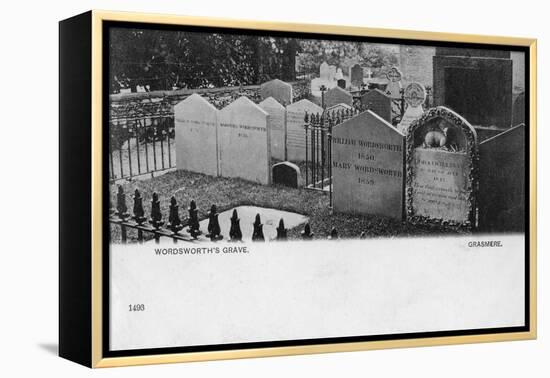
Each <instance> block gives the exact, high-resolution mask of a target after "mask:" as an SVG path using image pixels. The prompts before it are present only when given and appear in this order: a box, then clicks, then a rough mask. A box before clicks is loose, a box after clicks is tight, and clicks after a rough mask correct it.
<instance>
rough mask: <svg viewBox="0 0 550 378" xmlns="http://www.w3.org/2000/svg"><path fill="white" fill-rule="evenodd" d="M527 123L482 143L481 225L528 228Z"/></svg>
mask: <svg viewBox="0 0 550 378" xmlns="http://www.w3.org/2000/svg"><path fill="white" fill-rule="evenodd" d="M525 151H526V145H525V125H524V124H521V125H518V126H515V127H513V128H511V129H508V130H507V131H505V132H503V133H501V134H499V135H497V136H495V137H492V138H490V139H487V140H485V141H484V142H482V143H481V144H480V145H479V196H478V208H479V229H480V231H482V232H523V231H524V230H525V203H526V189H525V178H526V177H527V175H528V174H529V172H528V171H526V170H525V169H526V167H525Z"/></svg>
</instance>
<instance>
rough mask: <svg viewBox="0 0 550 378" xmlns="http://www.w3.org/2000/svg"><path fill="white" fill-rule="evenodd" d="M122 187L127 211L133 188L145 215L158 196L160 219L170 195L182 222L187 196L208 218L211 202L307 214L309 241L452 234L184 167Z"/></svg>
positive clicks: (114, 236)
mask: <svg viewBox="0 0 550 378" xmlns="http://www.w3.org/2000/svg"><path fill="white" fill-rule="evenodd" d="M117 187H118V184H113V185H111V187H110V196H111V203H112V204H116V192H117ZM122 187H123V189H124V192H125V193H126V202H127V205H128V209H129V211H130V212H131V211H132V210H131V209H132V196H133V194H134V190H135V189H138V190H139V191H140V193H141V195H142V197H143V206H144V209H145V216H146V217H147V218H149V217H150V212H151V197H152V195H153V193H154V192H156V193H157V194H158V195H159V200H160V209H161V212H162V215H163V221H165V222H167V221H168V219H167V218H168V214H169V206H170V199H171V197H172V196H174V197H175V198H176V200H177V203H178V204H179V214H180V217H181V219H182V222H183V223H184V224H185V223H186V222H187V207H188V206H189V203H190V201H191V200H195V202H196V204H197V207H198V209H199V220H203V219H207V213H208V211H209V210H210V206H211V205H213V204H215V205H216V206H217V209H218V212H219V213H221V212H223V211H226V210H229V209H232V208H234V207H237V206H245V205H249V206H258V207H264V208H271V209H278V210H284V211H289V212H294V213H298V214H301V215H305V216H307V217H308V218H309V224H310V226H311V229H312V232H313V233H314V236H313V237H314V239H327V237H328V235H330V232H331V229H332V228H333V227H334V228H336V230H337V231H338V237H339V238H342V239H347V238H359V236H360V235H361V233H362V232H364V233H365V236H366V237H403V236H423V235H424V236H427V235H440V234H444V233H455V234H456V233H457V231H456V230H454V229H444V228H441V227H437V226H427V225H412V224H408V223H406V222H401V221H398V220H394V219H390V218H385V217H380V216H375V215H355V214H342V213H333V212H332V210H331V208H330V207H329V201H330V198H329V194H328V192H321V191H316V190H308V189H305V188H290V187H286V186H279V185H272V186H266V185H260V184H255V183H252V182H249V181H245V180H242V179H238V178H225V177H213V176H209V175H204V174H200V173H194V172H189V171H184V170H177V171H173V172H168V173H166V174H164V175H162V176H158V177H154V178H151V179H147V180H135V181H128V182H125V183H123V184H122ZM110 227H111V242H113V243H118V242H120V241H121V236H120V227H118V226H116V225H111V226H110ZM303 228H304V224H302V225H299V226H297V227H294V228H291V229H289V230H288V239H294V240H300V239H301V232H302V231H303ZM202 231H203V232H205V231H206V230H202ZM221 231H222V232H221V233H222V235H223V237H224V240H227V239H228V234H229V230H221ZM460 232H465V231H460ZM144 238H145V239H146V240H150V239H152V238H153V235H152V234H149V233H145V234H144ZM163 240H164V241H167V240H169V239H166V238H165V239H163ZM128 242H130V243H135V242H137V231H136V230H133V229H128Z"/></svg>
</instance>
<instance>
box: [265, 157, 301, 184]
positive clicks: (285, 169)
mask: <svg viewBox="0 0 550 378" xmlns="http://www.w3.org/2000/svg"><path fill="white" fill-rule="evenodd" d="M271 171H272V174H273V176H272V177H273V179H272V182H273V184H274V185H277V184H278V185H284V186H289V187H291V188H299V187H301V186H302V185H303V184H302V175H301V173H300V167H298V166H297V165H296V164H294V163H291V162H289V161H283V162H282V163H277V164H274V165H273V167H272V168H271Z"/></svg>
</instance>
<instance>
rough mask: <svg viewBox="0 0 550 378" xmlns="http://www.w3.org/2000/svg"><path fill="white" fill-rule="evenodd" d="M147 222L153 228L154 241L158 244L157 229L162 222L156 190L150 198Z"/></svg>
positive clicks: (158, 235)
mask: <svg viewBox="0 0 550 378" xmlns="http://www.w3.org/2000/svg"><path fill="white" fill-rule="evenodd" d="M149 223H151V225H153V227H154V228H155V232H154V234H155V242H156V243H157V244H158V243H159V242H160V234H159V232H158V230H159V229H160V227H161V226H162V225H163V224H164V222H163V221H162V213H161V212H160V201H159V196H158V194H157V193H156V192H154V193H153V199H151V219H150V220H149Z"/></svg>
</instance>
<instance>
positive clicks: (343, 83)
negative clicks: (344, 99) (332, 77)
mask: <svg viewBox="0 0 550 378" xmlns="http://www.w3.org/2000/svg"><path fill="white" fill-rule="evenodd" d="M336 85H338V86H339V87H340V88H342V89H346V80H345V79H338V80H337V81H336Z"/></svg>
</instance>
